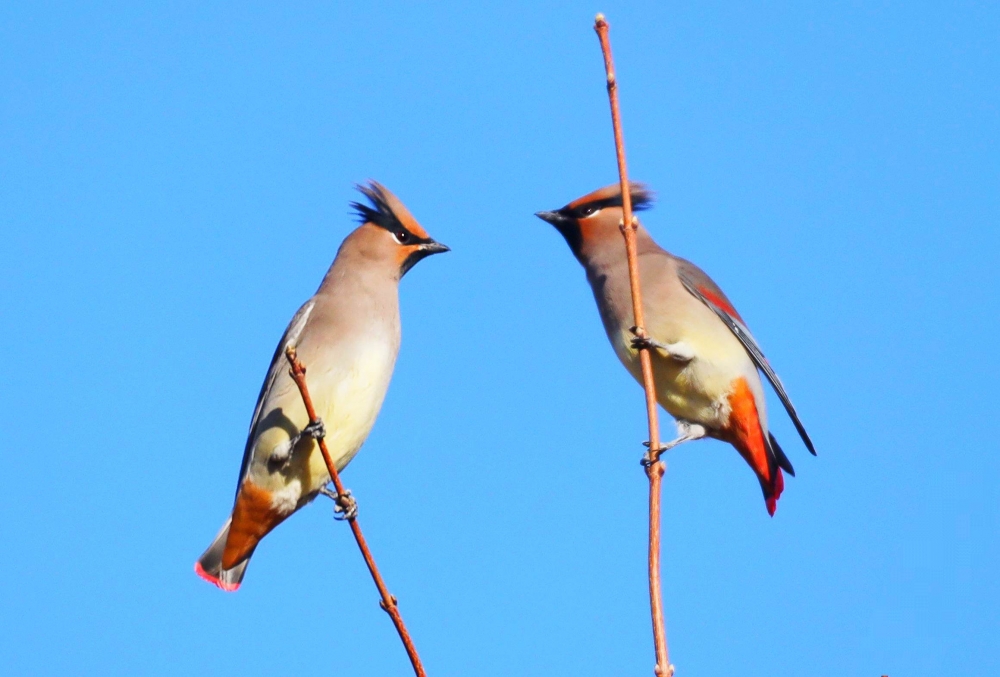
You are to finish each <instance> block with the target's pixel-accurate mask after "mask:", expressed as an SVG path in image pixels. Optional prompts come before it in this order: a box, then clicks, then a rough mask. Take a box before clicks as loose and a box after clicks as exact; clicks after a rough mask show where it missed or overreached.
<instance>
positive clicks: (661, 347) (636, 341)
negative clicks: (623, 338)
mask: <svg viewBox="0 0 1000 677" xmlns="http://www.w3.org/2000/svg"><path fill="white" fill-rule="evenodd" d="M629 331H631V332H632V333H633V334H635V336H634V337H633V338H632V348H633V349H634V350H649V351H650V352H652V351H654V350H655V351H656V352H657V353H659V354H660V355H662V356H663V357H666V358H669V359H671V360H674V361H675V362H680V363H682V364H686V363H688V362H690V361H691V360H693V359H694V351H693V350H692V349H691V347H690V346H689V345H688V344H686V343H684V342H683V341H678V342H677V343H662V342H660V341H657V340H656V339H653V338H650V337H649V336H646V334H645V332H642V333H640V332H639V328H638V327H631V328H630V329H629Z"/></svg>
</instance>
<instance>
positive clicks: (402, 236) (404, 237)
mask: <svg viewBox="0 0 1000 677" xmlns="http://www.w3.org/2000/svg"><path fill="white" fill-rule="evenodd" d="M395 238H396V242H398V243H399V244H406V243H407V242H409V241H410V234H409V233H407V232H406V231H405V230H397V231H396V234H395Z"/></svg>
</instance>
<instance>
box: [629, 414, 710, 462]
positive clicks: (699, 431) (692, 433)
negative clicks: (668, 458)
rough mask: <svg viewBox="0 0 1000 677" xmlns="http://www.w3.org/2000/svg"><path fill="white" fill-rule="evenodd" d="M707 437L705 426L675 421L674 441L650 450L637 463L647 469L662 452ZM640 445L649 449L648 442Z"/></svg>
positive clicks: (657, 459) (658, 458)
mask: <svg viewBox="0 0 1000 677" xmlns="http://www.w3.org/2000/svg"><path fill="white" fill-rule="evenodd" d="M707 435H708V430H706V429H705V426H703V425H701V424H700V423H691V422H690V421H677V437H676V439H673V440H670V441H669V442H667V443H666V444H661V445H660V446H659V447H658V448H657V449H655V450H654V449H650V450H649V451H648V452H646V454H645V455H644V456H643V457H642V460H641V461H639V463H640V464H641V465H642V467H644V468H648V467H649V466H651V465H653V464H654V463H656V462H657V461H659V460H660V456H662V455H663V453H664V452H666V451H670V450H671V449H673V448H674V447H676V446H677V445H678V444H683V443H685V442H691V441H692V440H700V439H701V438H702V437H705V436H707ZM642 444H643V446H644V447H647V448H648V447H649V442H643V443H642Z"/></svg>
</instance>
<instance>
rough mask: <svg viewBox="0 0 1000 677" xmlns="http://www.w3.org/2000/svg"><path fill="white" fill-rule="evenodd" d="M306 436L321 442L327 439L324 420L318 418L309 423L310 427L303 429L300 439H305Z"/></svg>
mask: <svg viewBox="0 0 1000 677" xmlns="http://www.w3.org/2000/svg"><path fill="white" fill-rule="evenodd" d="M306 435H308V436H309V437H311V438H313V439H314V440H321V439H323V438H324V437H326V426H324V425H323V419H321V418H318V419H316V420H315V421H309V425H307V426H306V427H305V428H303V429H302V432H301V433H299V437H305V436H306Z"/></svg>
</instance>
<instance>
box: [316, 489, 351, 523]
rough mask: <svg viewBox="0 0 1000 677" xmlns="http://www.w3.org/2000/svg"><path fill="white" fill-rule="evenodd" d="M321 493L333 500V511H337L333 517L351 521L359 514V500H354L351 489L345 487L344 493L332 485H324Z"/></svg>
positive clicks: (320, 490)
mask: <svg viewBox="0 0 1000 677" xmlns="http://www.w3.org/2000/svg"><path fill="white" fill-rule="evenodd" d="M319 493H321V494H323V495H324V496H326V497H328V498H329V499H331V500H332V501H333V503H334V505H333V512H334V513H336V514H335V515H334V516H333V519H336V520H348V521H350V520H353V519H354V518H355V517H357V516H358V502H357V501H356V500H354V496H353V495H352V494H351V490H350V489H344V493H342V494H338V493H337V492H336V491H334V490H333V489H331V488H330V487H327V486H323V487H320V489H319Z"/></svg>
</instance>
